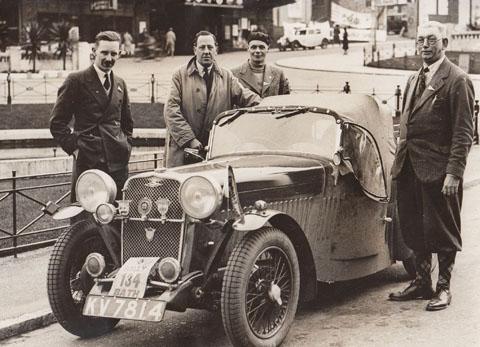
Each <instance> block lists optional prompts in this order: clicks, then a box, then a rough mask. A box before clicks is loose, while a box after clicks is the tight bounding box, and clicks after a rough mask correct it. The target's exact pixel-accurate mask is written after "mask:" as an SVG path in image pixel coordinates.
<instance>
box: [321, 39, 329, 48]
mask: <svg viewBox="0 0 480 347" xmlns="http://www.w3.org/2000/svg"><path fill="white" fill-rule="evenodd" d="M327 46H328V40H327V39H323V40H322V43H321V44H320V47H321V48H322V49H325V48H327Z"/></svg>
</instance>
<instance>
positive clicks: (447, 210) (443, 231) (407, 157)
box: [391, 58, 475, 252]
mask: <svg viewBox="0 0 480 347" xmlns="http://www.w3.org/2000/svg"><path fill="white" fill-rule="evenodd" d="M418 77H419V73H415V74H414V75H412V76H410V78H409V79H408V82H407V85H406V88H405V92H404V95H405V98H404V101H403V112H402V115H401V119H400V138H399V143H398V146H397V152H396V156H395V161H394V163H393V166H392V171H391V172H392V177H393V178H394V179H396V180H397V188H398V194H399V196H398V207H399V218H400V226H401V228H402V232H403V234H404V238H405V241H406V243H407V245H408V246H409V247H410V248H412V249H414V250H419V251H423V250H425V247H426V250H428V251H431V252H437V251H455V250H460V249H461V237H460V208H461V200H462V187H461V184H462V183H460V187H459V194H458V195H457V196H454V197H450V198H447V197H444V196H443V194H442V193H441V189H442V186H443V180H444V179H445V176H446V174H452V175H454V176H456V177H458V178H460V179H462V177H463V173H464V170H465V165H466V162H467V156H468V152H469V150H470V147H471V145H472V142H473V112H474V99H475V95H474V90H473V85H472V82H471V80H470V79H469V77H468V75H467V74H466V73H464V72H463V71H462V70H461V69H460V68H459V67H457V66H456V65H454V64H453V63H451V62H450V61H449V60H448V58H445V60H444V61H443V62H442V63H441V65H440V66H439V68H438V70H437V72H436V73H435V75H434V76H433V78H432V80H431V82H430V84H429V85H428V86H426V89H425V91H424V92H423V94H422V95H421V97H420V98H419V99H418V100H414V95H415V89H416V85H417V83H418ZM413 175H414V176H415V177H416V180H417V181H419V184H417V188H416V189H414V188H413V186H412V184H409V183H408V182H410V183H411V182H414V181H415V180H412V177H408V176H413ZM461 182H462V181H461ZM422 194H423V196H421V195H422ZM415 204H418V208H414V206H415ZM419 209H420V211H418V210H419ZM416 215H418V216H417V217H418V218H416V217H415V216H416ZM416 219H418V220H416Z"/></svg>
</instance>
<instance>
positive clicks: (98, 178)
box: [75, 169, 117, 212]
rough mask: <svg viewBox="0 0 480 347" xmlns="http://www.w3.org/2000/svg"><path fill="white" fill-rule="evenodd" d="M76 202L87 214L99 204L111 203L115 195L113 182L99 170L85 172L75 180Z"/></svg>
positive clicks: (115, 188)
mask: <svg viewBox="0 0 480 347" xmlns="http://www.w3.org/2000/svg"><path fill="white" fill-rule="evenodd" d="M75 190H76V195H77V201H78V202H80V204H81V205H82V207H83V208H84V209H85V210H87V211H88V212H95V211H96V210H97V207H98V206H99V205H100V204H104V203H107V202H108V203H111V202H113V201H114V199H115V196H116V195H117V186H116V185H115V181H114V180H113V178H111V177H110V176H109V175H108V174H106V173H105V172H103V171H100V170H96V169H94V170H87V171H85V172H83V173H82V174H81V175H80V176H79V177H78V180H77V183H76V186H75Z"/></svg>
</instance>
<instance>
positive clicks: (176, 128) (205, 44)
mask: <svg viewBox="0 0 480 347" xmlns="http://www.w3.org/2000/svg"><path fill="white" fill-rule="evenodd" d="M217 46H218V45H217V39H216V38H215V36H214V35H213V34H212V33H210V32H208V31H200V32H198V33H197V35H196V36H195V39H194V41H193V51H194V53H195V56H194V57H193V58H192V59H191V60H190V61H189V62H188V63H187V65H184V66H182V67H181V68H180V69H179V70H177V71H176V72H174V74H173V77H172V84H171V88H170V95H169V97H168V99H167V102H166V104H165V112H164V116H165V123H166V125H167V140H166V166H167V167H174V166H179V165H183V164H185V159H184V149H185V148H192V149H197V150H201V149H203V148H204V147H205V146H206V145H207V144H208V136H209V132H210V129H211V128H212V124H213V121H214V120H215V117H216V116H217V115H218V114H220V113H222V112H224V111H227V110H230V109H232V108H233V105H238V106H240V107H247V106H254V105H257V104H258V103H259V102H260V98H259V97H258V95H256V94H255V93H253V92H251V91H250V90H248V89H246V88H244V87H243V86H242V85H241V84H240V82H239V81H238V79H237V78H236V77H235V76H233V74H232V73H231V72H230V70H227V69H224V68H221V67H219V66H218V65H217V63H216V62H215V57H216V55H217Z"/></svg>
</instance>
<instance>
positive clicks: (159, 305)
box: [83, 295, 166, 322]
mask: <svg viewBox="0 0 480 347" xmlns="http://www.w3.org/2000/svg"><path fill="white" fill-rule="evenodd" d="M165 307H166V303H165V302H164V301H155V300H148V299H125V298H117V297H111V296H96V295H88V296H87V300H86V301H85V306H84V307H83V314H84V315H85V316H95V317H108V318H118V319H132V320H142V321H149V322H160V321H161V320H162V319H163V314H164V313H165Z"/></svg>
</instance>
